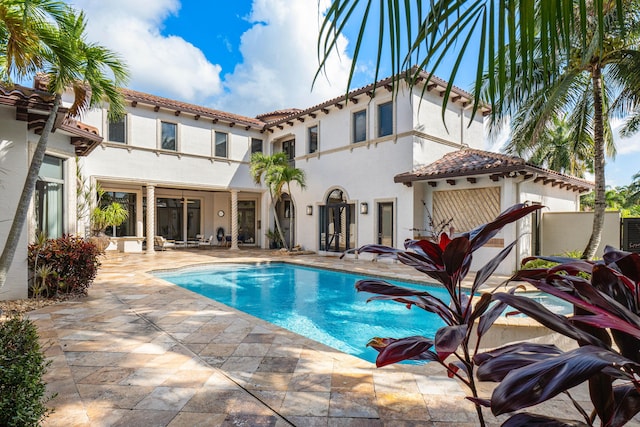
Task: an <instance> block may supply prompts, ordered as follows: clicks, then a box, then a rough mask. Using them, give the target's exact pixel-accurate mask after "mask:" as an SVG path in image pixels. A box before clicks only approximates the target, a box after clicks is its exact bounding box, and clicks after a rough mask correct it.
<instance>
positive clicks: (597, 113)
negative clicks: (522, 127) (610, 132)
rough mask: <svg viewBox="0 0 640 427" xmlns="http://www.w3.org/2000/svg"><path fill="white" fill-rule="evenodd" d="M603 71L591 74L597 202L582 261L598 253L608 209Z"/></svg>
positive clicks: (597, 69) (596, 68)
mask: <svg viewBox="0 0 640 427" xmlns="http://www.w3.org/2000/svg"><path fill="white" fill-rule="evenodd" d="M601 73H602V70H601V69H600V66H599V65H597V64H596V65H594V69H593V70H592V72H591V79H592V81H593V108H594V114H593V151H594V156H593V171H594V178H595V182H596V188H595V201H594V208H593V227H592V230H591V237H590V238H589V242H588V243H587V247H586V248H584V251H583V252H582V259H591V258H593V256H594V255H595V253H596V250H597V249H598V246H599V245H600V240H601V239H602V229H603V226H604V212H605V209H606V192H605V178H604V159H605V157H604V120H603V112H602V74H601Z"/></svg>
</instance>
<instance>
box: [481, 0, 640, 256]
mask: <svg viewBox="0 0 640 427" xmlns="http://www.w3.org/2000/svg"><path fill="white" fill-rule="evenodd" d="M624 3H625V10H624V15H623V16H622V17H621V18H622V21H623V22H622V23H621V21H620V19H619V18H620V16H619V15H618V14H617V10H615V9H613V10H606V9H605V10H604V12H603V13H604V21H603V25H602V26H601V27H599V26H598V25H597V24H596V23H595V22H593V23H588V24H587V27H586V28H587V31H588V34H589V35H590V37H591V38H593V40H590V39H587V43H586V44H583V43H581V41H580V40H577V39H576V40H572V41H571V45H570V46H571V48H570V49H569V50H558V51H557V53H556V58H557V68H556V69H555V71H553V70H552V71H553V73H554V74H555V77H554V82H553V84H548V83H547V82H546V81H547V80H548V78H549V76H546V75H543V74H542V72H543V69H544V68H545V67H543V61H544V58H541V57H538V56H535V57H534V60H535V62H534V63H533V64H531V65H529V66H528V67H527V68H525V66H524V65H523V62H525V60H528V59H529V58H518V57H516V58H510V59H509V60H508V61H506V64H505V66H506V67H507V69H509V70H512V69H513V72H512V73H513V74H514V76H515V79H512V80H510V81H508V82H506V85H507V86H514V88H513V89H511V90H509V91H507V92H506V93H504V94H502V95H500V94H494V95H490V96H488V97H491V96H494V97H495V98H496V99H498V101H499V102H497V103H496V104H495V105H494V111H493V113H492V115H491V119H490V127H491V128H492V130H494V131H495V130H499V129H501V128H502V127H503V125H504V123H505V118H506V117H511V142H510V147H511V148H512V149H514V150H515V151H519V149H520V150H521V149H522V148H523V147H530V148H531V147H539V146H540V145H542V144H544V139H545V136H546V134H547V133H548V132H549V129H553V128H554V125H555V123H554V119H558V117H566V121H567V124H568V125H569V135H568V141H569V149H570V150H572V151H574V152H576V153H577V152H578V148H580V147H584V148H586V149H587V150H585V151H587V152H588V147H589V145H590V144H589V142H588V141H590V140H592V141H593V171H594V179H595V184H596V186H595V203H594V205H595V206H594V219H593V227H592V232H591V237H590V239H589V241H588V243H587V245H586V247H585V249H584V251H583V257H584V258H585V259H588V258H591V257H593V255H594V254H595V251H596V250H597V248H598V245H599V244H600V240H601V235H602V229H603V224H604V212H605V209H606V205H605V203H606V200H605V175H604V170H605V148H606V151H607V153H606V155H609V156H612V155H614V153H615V148H614V145H613V135H612V130H611V126H610V122H609V119H610V116H615V115H624V114H627V113H628V112H629V110H630V109H632V108H633V105H634V97H633V96H630V89H631V88H633V87H634V84H635V83H634V81H635V79H636V77H635V75H636V71H635V70H637V69H638V67H640V50H639V48H640V4H638V2H634V1H627V2H624ZM594 7H595V5H592V6H591V7H590V8H588V9H587V10H586V12H587V13H594V12H595V10H593V8H594ZM575 13H576V14H577V13H579V11H578V10H575ZM599 34H601V37H603V38H604V43H603V44H602V45H598V44H597V41H598V40H599V38H600V36H599ZM531 41H533V42H535V43H536V44H539V43H541V41H540V40H539V39H538V38H537V37H534V38H532V40H531ZM530 68H532V69H533V74H529V69H530ZM488 79H489V76H487V80H486V81H485V85H484V89H485V92H484V96H487V93H488V92H491V91H493V92H495V91H496V90H497V89H496V88H495V87H493V88H491V87H490V82H489V81H488ZM625 89H629V90H625ZM612 104H614V105H617V106H618V107H617V108H611V106H612ZM518 148H519V149H518ZM534 149H535V148H534ZM556 153H557V151H556Z"/></svg>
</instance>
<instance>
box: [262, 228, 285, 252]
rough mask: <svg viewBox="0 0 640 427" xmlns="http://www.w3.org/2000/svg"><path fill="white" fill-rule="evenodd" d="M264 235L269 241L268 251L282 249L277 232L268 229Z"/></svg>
mask: <svg viewBox="0 0 640 427" xmlns="http://www.w3.org/2000/svg"><path fill="white" fill-rule="evenodd" d="M264 235H265V236H266V237H267V239H269V249H280V248H282V237H280V233H278V231H277V230H271V229H269V230H267V232H266V233H264Z"/></svg>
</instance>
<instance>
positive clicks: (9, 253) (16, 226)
mask: <svg viewBox="0 0 640 427" xmlns="http://www.w3.org/2000/svg"><path fill="white" fill-rule="evenodd" d="M60 102H61V96H60V95H59V94H57V95H56V96H55V98H54V101H53V107H52V108H51V112H50V113H49V117H48V118H47V121H46V123H45V125H44V129H42V134H40V139H39V140H38V145H37V146H36V151H35V152H34V153H33V158H32V159H31V164H30V165H29V171H28V172H27V178H26V179H25V182H24V187H23V188H22V194H20V200H19V201H18V206H17V207H16V213H15V215H14V217H13V222H12V223H11V228H10V229H9V234H8V235H7V241H6V242H5V245H4V249H3V250H2V255H0V289H1V288H2V287H3V286H4V284H5V282H6V281H7V275H8V274H9V268H10V267H11V264H12V263H13V258H14V256H15V254H16V249H17V248H18V242H19V241H20V235H21V234H22V229H23V228H24V223H25V222H26V221H27V215H28V211H29V205H30V204H31V199H32V198H33V192H34V190H35V188H36V182H37V181H38V174H39V173H40V166H41V165H42V161H43V160H44V155H45V152H46V151H47V142H48V140H49V134H50V133H51V130H52V129H53V124H54V123H55V121H56V116H57V115H58V108H59V107H60ZM25 285H26V283H25Z"/></svg>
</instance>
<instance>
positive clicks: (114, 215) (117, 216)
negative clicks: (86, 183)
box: [91, 202, 129, 235]
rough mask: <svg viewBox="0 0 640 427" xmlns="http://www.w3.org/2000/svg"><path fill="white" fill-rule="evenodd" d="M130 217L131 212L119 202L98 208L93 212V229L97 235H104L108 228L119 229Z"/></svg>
mask: <svg viewBox="0 0 640 427" xmlns="http://www.w3.org/2000/svg"><path fill="white" fill-rule="evenodd" d="M128 217H129V211H127V209H126V208H125V207H124V206H122V205H121V204H120V203H118V202H111V203H109V204H108V205H105V206H97V207H95V208H94V209H93V210H92V211H91V228H92V230H93V233H94V234H95V235H103V234H104V232H105V230H106V229H107V227H117V226H119V225H120V224H122V223H123V222H125V221H126V220H127V218H128Z"/></svg>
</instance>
